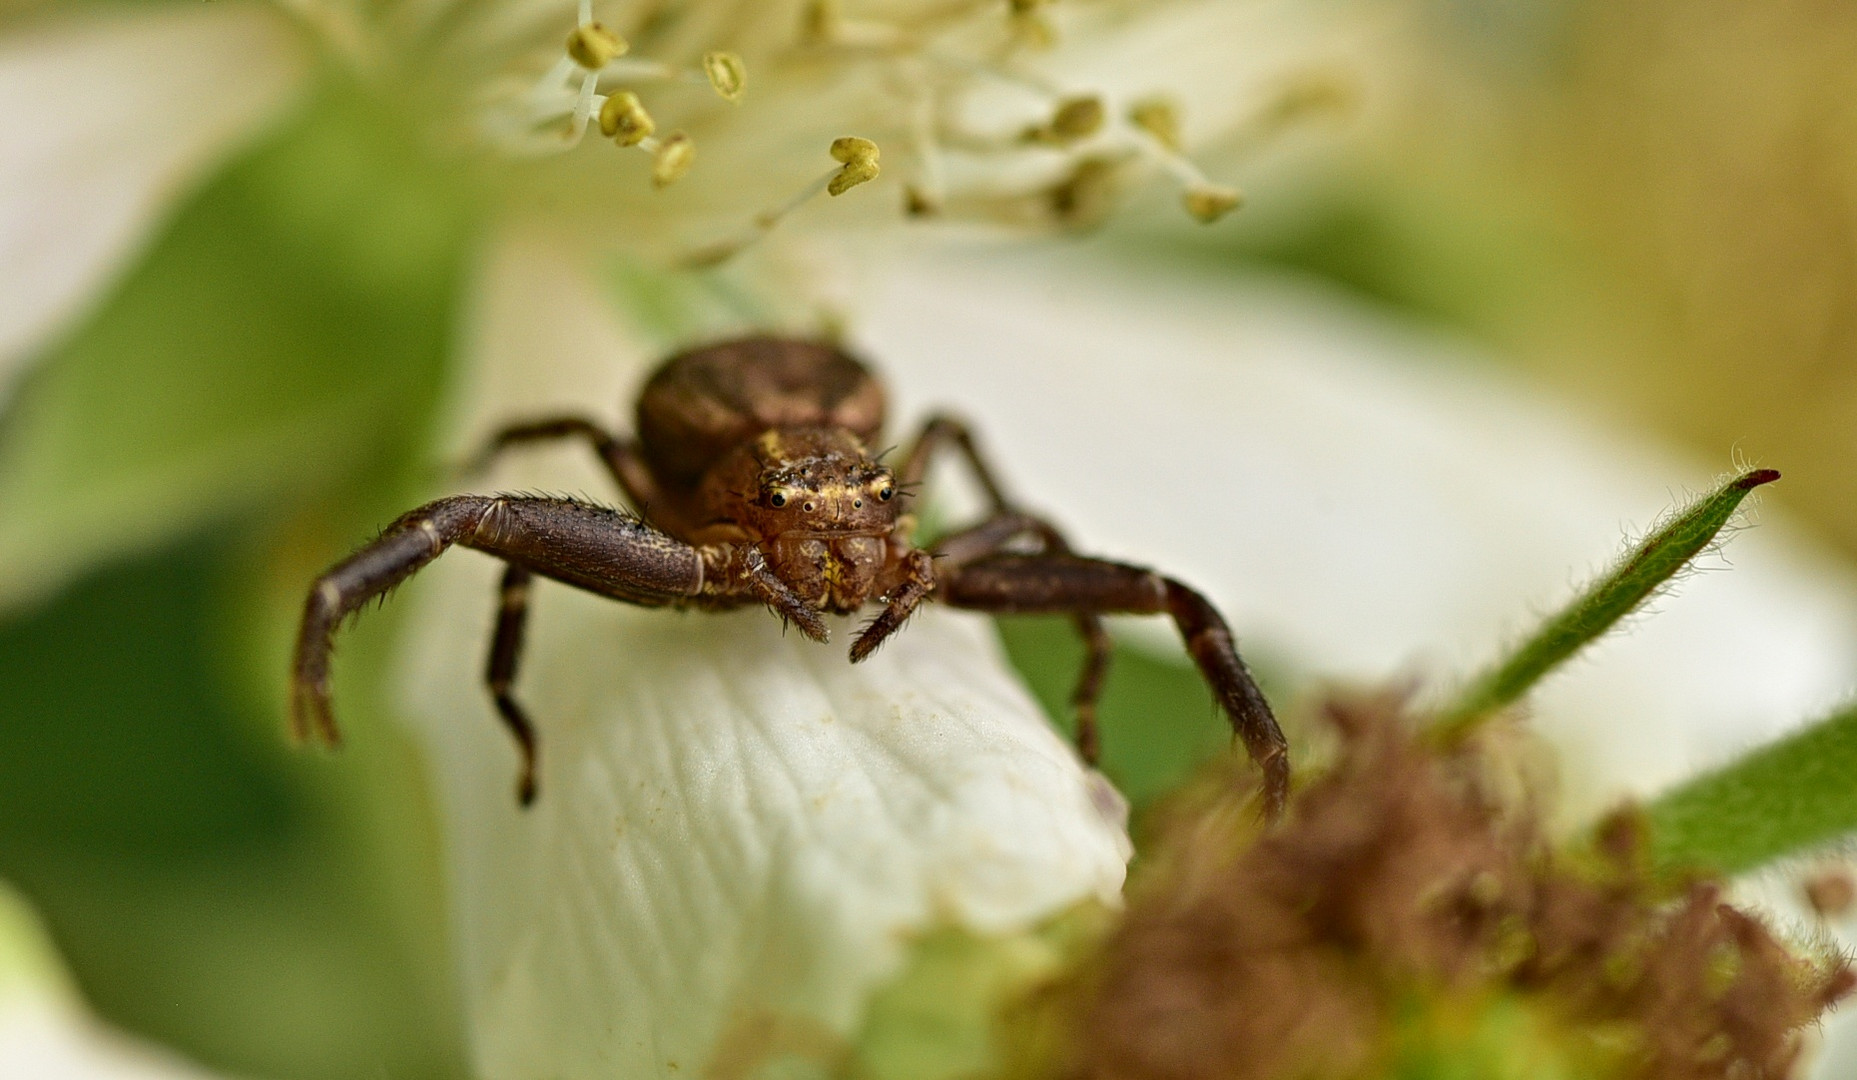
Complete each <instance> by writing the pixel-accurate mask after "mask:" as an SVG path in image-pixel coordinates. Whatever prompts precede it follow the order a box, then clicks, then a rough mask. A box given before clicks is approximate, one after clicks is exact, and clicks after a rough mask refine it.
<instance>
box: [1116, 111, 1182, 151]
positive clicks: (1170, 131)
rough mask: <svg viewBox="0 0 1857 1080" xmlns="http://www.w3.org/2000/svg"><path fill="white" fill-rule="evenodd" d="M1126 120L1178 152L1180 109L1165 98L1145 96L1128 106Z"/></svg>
mask: <svg viewBox="0 0 1857 1080" xmlns="http://www.w3.org/2000/svg"><path fill="white" fill-rule="evenodd" d="M1128 122H1129V123H1131V124H1133V125H1135V126H1136V127H1138V128H1140V129H1141V130H1143V131H1145V132H1147V133H1148V134H1149V135H1151V136H1153V138H1154V141H1155V142H1157V143H1160V144H1161V145H1162V146H1165V147H1166V148H1167V149H1169V150H1172V151H1174V152H1175V153H1178V152H1179V150H1180V109H1179V107H1178V106H1176V105H1175V104H1174V103H1173V102H1171V101H1168V100H1167V99H1166V98H1147V99H1145V100H1142V101H1137V102H1136V103H1135V104H1133V105H1131V106H1129V109H1128Z"/></svg>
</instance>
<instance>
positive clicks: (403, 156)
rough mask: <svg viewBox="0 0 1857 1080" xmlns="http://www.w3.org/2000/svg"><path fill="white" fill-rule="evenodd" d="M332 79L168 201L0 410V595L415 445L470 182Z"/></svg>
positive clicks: (273, 501) (4, 598) (264, 503)
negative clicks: (154, 238) (106, 287)
mask: <svg viewBox="0 0 1857 1080" xmlns="http://www.w3.org/2000/svg"><path fill="white" fill-rule="evenodd" d="M413 146H414V144H413V142H412V140H410V139H408V138H405V137H404V136H403V133H402V131H401V129H400V128H399V126H398V125H397V123H396V122H395V118H393V117H391V116H385V115H382V114H381V113H380V112H379V111H378V108H377V107H374V106H370V105H368V104H367V103H365V101H364V100H363V99H362V98H360V97H359V96H357V95H353V94H350V93H347V92H345V91H343V90H342V89H341V88H340V87H334V88H331V89H329V90H326V91H325V92H324V93H322V94H321V95H320V96H319V97H318V99H317V100H316V101H315V103H314V104H313V105H312V106H311V107H309V108H308V109H307V110H306V111H305V112H304V113H303V114H302V115H300V116H299V117H298V118H297V119H296V120H295V121H293V122H292V123H291V124H290V125H288V127H287V128H285V129H284V130H282V131H280V132H278V133H277V134H276V135H275V136H274V137H273V138H271V139H270V140H269V141H268V142H267V143H265V144H264V145H262V146H260V147H258V148H256V149H255V150H254V151H252V152H251V153H250V154H249V155H247V156H246V157H244V158H243V159H241V160H239V161H238V162H235V163H234V164H233V165H232V166H231V167H229V168H228V169H227V171H226V172H225V173H223V174H222V175H221V176H219V177H218V178H217V179H215V180H214V181H213V182H211V183H210V184H209V185H208V186H207V187H206V188H205V189H204V190H202V191H201V192H200V193H199V194H198V195H196V196H195V197H194V198H193V199H192V200H190V201H189V202H188V203H187V204H186V205H184V206H183V207H181V208H180V209H179V210H178V212H177V214H176V216H175V218H174V220H173V221H172V223H171V225H170V227H169V229H168V230H167V232H166V233H165V234H164V235H163V236H162V237H161V238H160V239H159V241H158V242H157V243H156V245H155V247H154V248H153V250H152V251H150V252H149V254H148V255H147V257H146V258H145V259H144V260H143V262H142V263H141V264H140V265H139V266H138V267H136V268H135V269H134V270H133V271H131V273H130V274H129V275H128V276H127V277H126V278H125V279H124V280H123V281H122V282H121V284H120V285H118V286H117V288H116V289H115V291H114V294H113V295H112V296H111V297H110V298H109V299H108V300H107V302H106V303H104V304H103V305H102V306H101V307H100V308H99V309H98V311H97V313H96V314H95V315H94V316H93V317H92V318H91V319H90V320H89V321H88V322H87V323H86V324H85V325H83V326H81V327H80V328H78V330H77V331H76V332H75V333H74V334H73V335H72V336H71V337H70V338H68V339H67V340H66V341H64V342H62V343H60V344H58V345H57V346H55V347H54V348H53V350H52V352H51V353H50V354H49V355H47V356H45V357H43V358H41V360H40V362H39V365H38V372H37V375H36V376H35V377H33V378H32V379H31V380H29V381H28V383H27V384H26V385H25V386H24V387H23V388H22V392H21V394H20V396H19V397H18V399H17V400H16V401H15V402H14V404H13V407H12V409H11V411H10V412H9V413H8V414H7V415H6V417H5V419H4V426H0V506H5V507H7V508H8V511H9V512H8V513H7V514H5V515H0V605H4V604H7V603H10V602H11V603H16V602H19V601H22V600H27V599H31V598H33V597H35V596H41V595H43V594H45V593H47V592H50V591H51V590H53V589H55V588H56V587H58V586H59V585H60V584H62V583H63V582H64V581H66V580H68V579H69V578H70V577H71V576H72V575H73V574H75V573H77V572H79V571H80V570H82V569H83V568H84V567H86V566H87V565H90V564H92V563H95V562H97V561H99V560H103V559H107V558H112V557H118V556H122V555H127V554H130V553H133V552H136V551H140V550H146V549H148V548H150V547H152V546H154V545H156V544H158V543H160V542H162V541H163V540H165V539H168V538H171V537H173V536H175V535H177V534H178V533H180V532H182V531H184V530H186V529H188V528H190V527H192V526H194V525H195V524H197V523H198V522H200V521H202V520H205V519H210V518H214V517H220V518H223V517H224V516H226V515H228V514H230V513H231V512H233V511H235V510H239V509H244V510H259V511H260V512H262V511H263V510H264V509H265V508H267V507H272V506H284V505H289V503H290V501H291V500H295V499H300V498H301V497H302V496H303V494H304V493H305V492H306V491H309V490H311V489H313V488H315V487H317V486H325V487H327V486H333V485H334V484H335V483H336V482H338V481H341V480H343V479H344V478H346V477H350V476H353V475H355V474H356V473H358V472H362V471H367V470H378V469H382V468H392V467H394V466H395V465H396V464H399V463H403V462H405V461H406V460H408V459H409V458H410V456H411V454H412V448H414V447H416V446H418V445H419V442H420V440H421V439H422V438H423V436H424V433H425V421H426V417H427V416H428V415H429V413H430V407H431V403H432V401H433V400H434V399H435V397H436V393H437V389H438V386H439V382H440V378H441V376H442V374H443V372H444V361H445V358H446V353H447V350H448V346H449V345H450V339H451V322H452V319H451V316H452V308H453V306H454V297H455V294H456V282H457V279H458V275H459V268H460V266H461V260H462V256H463V253H464V250H465V246H466V242H467V240H468V233H467V230H466V228H465V227H464V224H465V216H464V215H465V199H464V195H465V192H464V191H463V189H462V184H461V183H460V182H459V181H458V180H456V179H454V178H453V176H452V175H450V174H448V173H446V172H445V171H443V170H441V169H439V168H438V167H437V166H436V165H435V164H434V163H432V162H431V161H429V160H427V159H426V158H424V157H423V156H421V155H420V154H419V153H418V152H417V151H416V150H415V149H413Z"/></svg>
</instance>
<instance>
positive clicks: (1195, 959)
mask: <svg viewBox="0 0 1857 1080" xmlns="http://www.w3.org/2000/svg"><path fill="white" fill-rule="evenodd" d="M1327 715H1328V718H1329V719H1330V720H1331V721H1332V722H1333V724H1334V726H1335V728H1336V729H1337V731H1338V732H1339V734H1340V736H1341V739H1340V744H1341V745H1340V751H1339V755H1338V758H1337V760H1336V762H1335V764H1334V766H1333V767H1332V768H1331V769H1329V770H1328V771H1327V772H1326V773H1324V774H1323V775H1322V776H1320V777H1319V778H1317V779H1316V780H1315V781H1314V782H1312V783H1311V784H1309V786H1308V787H1307V788H1306V789H1305V790H1303V791H1302V792H1301V793H1300V795H1299V796H1298V797H1297V798H1296V800H1295V801H1294V803H1293V804H1292V810H1291V813H1290V815H1289V817H1288V818H1287V820H1286V821H1285V822H1283V823H1282V824H1281V825H1280V826H1278V827H1276V828H1273V829H1270V830H1268V831H1263V830H1261V829H1260V828H1259V827H1258V826H1257V825H1256V824H1255V822H1254V819H1253V817H1252V815H1251V814H1249V813H1248V811H1246V810H1245V809H1244V808H1243V807H1240V806H1238V805H1237V804H1236V803H1235V802H1234V801H1233V800H1231V799H1230V798H1229V796H1228V797H1225V798H1224V799H1223V800H1219V799H1214V800H1212V801H1211V802H1210V804H1208V803H1207V801H1206V800H1205V799H1203V798H1202V799H1201V800H1200V804H1199V805H1196V806H1187V807H1185V808H1182V807H1179V806H1176V808H1175V809H1174V811H1173V812H1172V813H1171V814H1170V815H1169V816H1168V818H1167V820H1166V822H1165V823H1164V824H1163V825H1162V826H1161V829H1160V835H1159V838H1158V840H1159V842H1158V844H1157V845H1155V847H1153V848H1152V849H1151V850H1152V851H1153V852H1154V855H1153V856H1151V859H1150V862H1149V863H1148V864H1147V866H1146V867H1145V869H1144V871H1143V872H1142V874H1141V875H1140V879H1139V880H1138V881H1137V883H1136V884H1135V885H1134V886H1133V891H1134V896H1133V899H1132V900H1131V904H1130V907H1129V910H1128V912H1127V915H1126V917H1125V919H1124V920H1123V922H1122V925H1121V926H1120V927H1119V928H1118V930H1117V931H1116V932H1115V933H1114V934H1113V935H1112V936H1111V937H1110V939H1109V941H1108V942H1107V944H1106V947H1105V948H1104V951H1103V953H1102V955H1101V956H1099V957H1098V958H1097V960H1096V961H1095V962H1094V963H1092V964H1088V965H1086V966H1085V967H1084V969H1083V970H1082V971H1080V972H1079V973H1078V974H1077V975H1075V976H1074V977H1073V978H1072V980H1071V981H1070V982H1069V983H1067V984H1066V985H1064V986H1060V987H1057V988H1053V989H1052V990H1050V992H1049V993H1047V994H1046V995H1045V996H1044V997H1043V999H1042V1001H1041V1007H1042V1008H1043V1009H1044V1010H1046V1011H1045V1012H1044V1013H1043V1016H1044V1018H1045V1020H1046V1021H1047V1023H1056V1024H1059V1025H1061V1026H1062V1027H1064V1028H1066V1029H1067V1030H1066V1032H1065V1037H1061V1038H1058V1039H1054V1040H1049V1041H1047V1042H1046V1043H1045V1044H1044V1045H1045V1046H1047V1047H1050V1046H1053V1045H1056V1046H1063V1047H1066V1049H1064V1050H1061V1051H1057V1052H1056V1060H1055V1061H1052V1060H1051V1059H1049V1058H1047V1059H1046V1061H1045V1063H1044V1064H1045V1066H1046V1067H1045V1068H1042V1069H1037V1070H1033V1071H1038V1072H1043V1073H1045V1074H1046V1075H1057V1076H1062V1077H1065V1078H1066V1080H1073V1078H1074V1080H1086V1078H1099V1077H1100V1078H1104V1080H1107V1078H1116V1080H1212V1078H1215V1077H1216V1078H1219V1080H1312V1078H1328V1077H1334V1078H1344V1077H1346V1078H1355V1077H1358V1078H1368V1077H1381V1076H1388V1075H1399V1076H1409V1075H1442V1073H1439V1072H1438V1071H1437V1067H1438V1066H1439V1065H1441V1064H1443V1063H1445V1062H1449V1063H1451V1065H1452V1067H1454V1068H1456V1069H1459V1070H1461V1069H1465V1068H1468V1069H1469V1070H1470V1071H1468V1072H1461V1071H1453V1072H1450V1075H1465V1076H1468V1075H1476V1076H1491V1077H1505V1078H1507V1077H1534V1076H1549V1075H1552V1076H1569V1075H1571V1076H1582V1077H1594V1078H1619V1080H1625V1078H1630V1080H1705V1078H1722V1080H1730V1078H1732V1080H1779V1078H1782V1077H1787V1076H1789V1075H1791V1074H1792V1070H1793V1065H1794V1063H1795V1061H1796V1059H1797V1057H1798V1054H1799V1045H1800V1044H1799V1033H1800V1030H1801V1029H1802V1028H1803V1027H1804V1026H1806V1025H1808V1024H1810V1023H1812V1022H1813V1021H1814V1019H1816V1018H1817V1017H1818V1016H1819V1015H1820V1014H1821V1013H1822V1012H1823V1011H1824V1010H1825V1009H1826V1008H1827V1007H1829V1006H1830V1005H1831V1004H1832V1003H1833V1002H1834V1001H1836V1000H1837V999H1838V998H1840V997H1842V996H1843V995H1844V994H1846V993H1847V992H1848V991H1849V990H1850V989H1851V987H1852V984H1853V976H1852V973H1851V971H1850V969H1849V967H1848V966H1847V965H1846V964H1845V963H1844V962H1842V961H1841V960H1805V959H1801V958H1799V957H1797V956H1796V955H1794V953H1793V952H1791V951H1789V950H1788V949H1787V948H1786V947H1785V946H1783V945H1782V944H1781V943H1780V942H1779V941H1777V940H1776V939H1775V938H1774V937H1773V936H1772V934H1771V933H1769V932H1768V930H1767V929H1766V928H1765V927H1764V926H1763V925H1762V924H1761V923H1760V922H1759V921H1757V920H1756V919H1754V918H1753V917H1752V916H1749V915H1747V914H1744V913H1742V912H1740V911H1738V910H1736V909H1734V908H1732V907H1729V906H1728V905H1726V904H1723V903H1721V902H1720V900H1719V889H1718V887H1717V886H1715V885H1714V884H1712V883H1706V882H1705V883H1698V884H1695V885H1692V886H1690V887H1689V888H1688V889H1687V891H1684V892H1682V893H1681V895H1679V896H1676V897H1672V896H1670V895H1669V894H1668V893H1663V894H1660V892H1659V890H1658V889H1657V888H1656V887H1654V885H1653V883H1652V882H1651V881H1650V880H1649V879H1648V878H1647V877H1646V876H1645V874H1644V873H1643V872H1642V870H1641V869H1640V868H1639V864H1640V860H1639V857H1638V856H1639V852H1640V851H1641V849H1642V840H1641V837H1640V835H1639V834H1640V832H1641V830H1640V829H1639V828H1638V826H1637V825H1636V822H1635V819H1634V818H1633V817H1631V816H1629V815H1621V816H1619V817H1618V818H1616V819H1615V820H1614V821H1613V823H1612V824H1611V826H1610V827H1609V828H1608V829H1607V830H1605V832H1604V840H1603V842H1602V844H1601V845H1600V846H1601V848H1602V850H1600V851H1598V852H1596V853H1592V854H1590V855H1585V856H1569V855H1559V854H1556V853H1555V852H1553V851H1552V850H1551V849H1550V848H1549V846H1548V844H1547V842H1546V841H1545V839H1544V838H1543V836H1542V834H1541V832H1540V830H1539V828H1538V825H1537V823H1536V822H1535V821H1534V820H1533V818H1532V817H1531V816H1529V815H1527V814H1525V813H1520V812H1517V811H1515V810H1513V809H1511V808H1510V807H1508V806H1506V805H1505V804H1504V801H1503V800H1501V799H1498V798H1496V797H1495V796H1493V795H1492V794H1491V788H1490V785H1489V784H1488V783H1487V782H1486V780H1485V777H1486V775H1487V772H1488V770H1487V768H1486V766H1485V763H1484V759H1483V758H1482V757H1480V756H1479V754H1478V751H1477V750H1476V749H1475V748H1474V747H1472V748H1464V749H1458V750H1452V751H1440V750H1438V749H1436V748H1434V747H1433V746H1431V745H1430V744H1429V743H1427V742H1426V741H1425V740H1423V739H1420V738H1416V737H1414V736H1413V734H1412V733H1411V730H1410V725H1409V724H1408V723H1407V722H1406V721H1405V719H1404V718H1403V717H1402V716H1401V715H1400V710H1399V707H1398V705H1397V703H1395V702H1394V701H1391V700H1387V699H1381V700H1373V701H1356V702H1337V703H1335V704H1333V705H1331V706H1330V707H1329V708H1328V710H1327ZM1053 1016H1058V1017H1061V1018H1062V1019H1059V1020H1056V1021H1053V1020H1051V1017H1053ZM1046 1030H1049V1028H1046ZM1427 1063H1430V1066H1431V1067H1430V1068H1427V1067H1426V1064H1427Z"/></svg>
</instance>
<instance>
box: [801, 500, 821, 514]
mask: <svg viewBox="0 0 1857 1080" xmlns="http://www.w3.org/2000/svg"><path fill="white" fill-rule="evenodd" d="M800 509H801V510H804V511H806V512H807V513H808V514H810V513H812V512H813V511H814V510H816V509H818V508H817V507H815V506H814V505H813V504H811V503H807V504H806V505H805V506H802V507H800Z"/></svg>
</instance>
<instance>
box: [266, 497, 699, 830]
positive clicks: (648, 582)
mask: <svg viewBox="0 0 1857 1080" xmlns="http://www.w3.org/2000/svg"><path fill="white" fill-rule="evenodd" d="M453 544H462V545H463V546H465V547H470V548H476V549H478V550H479V551H483V552H485V553H487V554H490V555H494V556H496V557H497V558H500V559H502V560H504V561H505V562H508V563H510V564H511V567H512V570H511V572H510V574H508V575H507V576H506V577H505V579H504V587H503V596H504V605H503V610H502V613H501V614H500V615H499V618H498V631H497V641H496V644H495V646H494V647H493V649H492V655H491V661H490V672H489V675H490V681H491V684H492V692H493V694H494V695H495V697H496V699H497V709H498V712H499V714H500V715H501V716H502V717H503V720H504V722H505V724H507V725H508V726H509V727H510V730H511V733H512V734H513V735H514V736H515V737H516V739H517V742H518V744H519V746H520V748H521V749H522V751H523V760H524V775H525V777H532V775H533V755H534V738H533V732H532V731H531V730H529V728H528V725H527V720H526V717H524V716H523V715H522V712H521V709H520V708H519V707H517V706H516V705H515V703H514V701H513V699H510V698H509V682H510V681H511V680H512V679H513V678H514V676H515V664H516V650H517V648H518V647H519V645H520V641H521V638H520V633H521V617H522V610H523V606H524V602H525V600H524V596H523V593H524V591H525V590H526V588H527V585H528V575H529V572H531V571H532V572H534V573H537V574H541V575H542V576H544V577H550V578H554V579H555V580H557V581H562V582H565V583H567V584H569V585H573V586H576V587H578V588H582V589H586V590H587V591H589V592H594V593H599V594H600V595H602V596H607V597H611V598H612V599H615V600H623V601H626V602H628V603H633V604H642V605H646V606H661V605H665V604H674V603H677V602H679V601H682V600H685V599H688V598H690V597H692V596H695V595H697V594H698V593H700V592H701V591H702V589H703V561H702V557H701V555H700V553H699V552H698V550H697V549H696V548H693V547H691V546H690V545H688V544H684V543H682V542H680V541H677V540H673V539H672V538H670V537H669V536H666V535H665V534H663V533H661V532H659V531H658V530H656V529H653V528H652V527H650V526H649V525H646V524H644V523H643V522H641V521H639V520H638V519H636V518H634V517H631V516H630V515H627V514H622V513H620V512H619V511H616V510H611V509H608V508H606V507H601V506H590V505H588V504H586V503H579V502H572V501H569V500H565V499H549V498H538V497H526V496H525V497H515V496H486V495H461V496H456V497H453V498H449V499H440V500H439V501H437V502H434V503H429V504H427V505H425V506H422V507H420V508H419V509H417V510H414V511H413V512H411V513H409V514H407V515H405V516H404V517H402V518H400V520H398V521H396V522H394V523H393V524H392V525H390V526H388V527H387V530H386V531H385V532H383V533H382V534H381V536H380V538H379V539H378V540H375V541H374V542H373V543H371V544H369V545H367V546H366V547H364V548H362V549H361V550H360V551H357V552H355V553H354V554H353V555H350V556H349V557H348V558H346V559H344V560H342V561H341V562H339V563H337V564H336V565H335V566H334V567H332V568H331V569H330V570H329V571H328V572H327V573H325V574H323V575H322V576H321V577H320V578H318V579H316V584H315V585H314V586H313V587H312V588H311V590H310V595H309V599H308V601H307V602H306V603H305V605H304V609H303V622H302V626H301V628H300V630H299V632H298V635H297V649H296V660H295V664H294V666H293V668H292V679H291V683H292V686H291V691H292V692H291V725H292V730H293V731H294V732H295V733H296V735H297V737H298V738H299V739H304V738H309V737H310V736H311V735H315V736H318V737H320V738H321V739H322V740H323V741H324V742H325V743H328V744H329V745H331V746H333V745H336V744H337V743H338V742H339V741H340V731H339V729H338V728H337V727H336V724H335V717H334V715H333V713H332V712H331V710H330V707H329V656H330V652H331V651H332V648H333V645H334V638H335V630H336V628H337V627H338V626H340V625H341V621H342V619H343V618H344V617H345V616H347V615H349V614H350V613H352V612H355V611H358V610H360V609H361V608H362V606H364V605H365V604H366V603H367V602H368V601H369V600H372V599H374V598H375V597H377V596H381V595H383V594H385V593H386V592H387V591H388V590H389V589H391V588H393V587H394V586H395V585H398V584H399V583H400V582H402V581H405V580H406V579H407V578H409V577H411V576H412V575H413V574H414V573H415V572H417V571H418V570H419V569H420V568H421V567H423V566H425V565H426V564H427V563H429V562H431V561H432V560H433V559H436V558H438V556H439V555H440V554H442V553H443V552H444V551H445V549H446V548H448V547H451V546H452V545H453ZM523 790H524V791H525V793H528V792H532V790H533V788H532V780H525V782H524V788H523Z"/></svg>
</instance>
